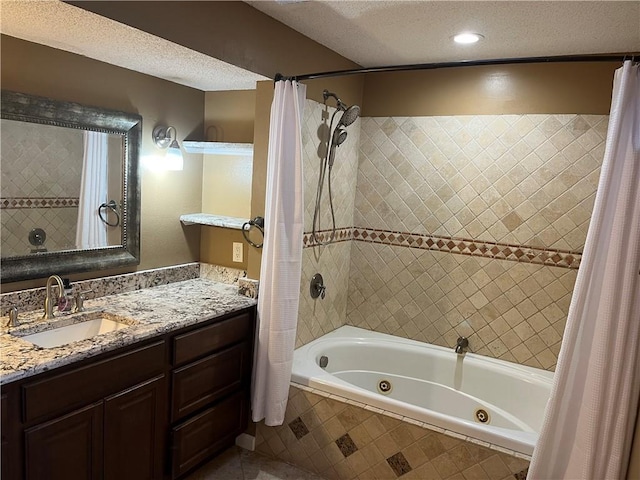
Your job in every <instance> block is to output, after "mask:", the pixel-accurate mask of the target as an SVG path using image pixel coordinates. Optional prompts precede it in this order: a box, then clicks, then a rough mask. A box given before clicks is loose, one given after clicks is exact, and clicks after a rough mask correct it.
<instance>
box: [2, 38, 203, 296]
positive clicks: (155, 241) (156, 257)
mask: <svg viewBox="0 0 640 480" xmlns="http://www.w3.org/2000/svg"><path fill="white" fill-rule="evenodd" d="M1 46H2V59H1V61H2V65H1V71H2V88H3V89H7V90H14V91H18V92H23V93H29V94H34V95H40V96H45V97H50V98H54V99H57V100H66V101H73V102H78V103H84V104H87V105H93V106H99V107H105V108H110V109H116V110H122V111H126V112H133V113H137V114H139V115H141V116H142V118H143V120H142V126H143V131H142V150H141V157H142V162H144V161H145V160H148V159H150V158H152V157H153V155H156V154H158V153H161V152H160V151H159V150H158V149H157V148H156V147H155V145H154V144H153V142H152V140H151V131H152V129H153V127H154V126H156V125H158V124H165V125H167V124H171V125H173V126H175V127H176V129H177V131H178V139H179V140H180V141H181V140H182V139H183V138H184V137H186V136H187V135H190V134H192V133H193V132H195V133H196V134H197V135H202V120H203V117H204V93H203V92H200V91H198V90H194V89H192V88H188V87H184V86H180V85H176V84H174V83H171V82H167V81H165V80H160V79H157V78H153V77H149V76H147V75H143V74H140V73H136V72H132V71H131V70H126V69H123V68H118V67H114V66H112V65H108V64H105V63H102V62H98V61H95V60H91V59H88V58H86V57H82V56H79V55H74V54H70V53H67V52H63V51H60V50H55V49H52V48H48V47H44V46H41V45H37V44H33V43H30V42H25V41H22V40H18V39H15V38H12V37H7V36H3V37H2V45H1ZM140 172H141V175H142V179H141V180H142V181H141V189H142V215H141V262H140V265H139V266H138V267H131V268H123V269H118V270H112V271H111V270H109V271H100V272H89V273H85V274H81V275H72V276H71V278H72V279H80V278H93V277H97V276H104V275H107V274H114V273H124V272H129V271H134V270H144V269H148V268H153V267H161V266H166V265H176V264H180V263H185V262H190V261H194V260H198V254H199V248H200V236H199V233H200V232H199V231H198V229H197V227H195V228H194V227H182V225H181V224H180V221H179V216H180V215H181V214H183V213H193V212H197V211H200V208H201V198H202V180H201V178H202V158H201V156H200V155H192V154H188V153H184V170H183V171H178V172H158V171H153V170H152V169H150V168H148V167H146V166H144V163H143V165H141V167H140ZM51 273H55V272H51ZM42 283H43V280H35V281H29V282H18V283H14V284H3V285H2V291H11V290H16V289H21V288H29V287H33V286H38V285H41V284H42Z"/></svg>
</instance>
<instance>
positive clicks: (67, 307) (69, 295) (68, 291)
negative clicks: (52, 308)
mask: <svg viewBox="0 0 640 480" xmlns="http://www.w3.org/2000/svg"><path fill="white" fill-rule="evenodd" d="M62 286H63V287H64V290H63V291H62V292H60V298H58V311H60V312H70V311H71V309H72V308H73V287H72V286H71V281H70V280H69V279H68V278H63V279H62Z"/></svg>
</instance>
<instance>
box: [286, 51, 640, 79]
mask: <svg viewBox="0 0 640 480" xmlns="http://www.w3.org/2000/svg"><path fill="white" fill-rule="evenodd" d="M627 59H635V57H634V56H633V54H618V55H560V56H556V57H524V58H494V59H491V60H462V61H458V62H440V63H417V64H413V65H390V66H386V67H369V68H355V69H352V70H335V71H333V72H318V73H306V74H304V75H295V76H291V77H286V76H284V75H282V74H281V73H276V76H275V79H274V81H276V82H277V81H278V80H298V81H301V80H314V79H316V78H327V77H342V76H347V75H361V74H364V73H386V72H404V71H409V70H434V69H437V68H452V67H477V66H482V65H509V64H518V63H556V62H623V61H624V60H627Z"/></svg>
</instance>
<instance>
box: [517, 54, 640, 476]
mask: <svg viewBox="0 0 640 480" xmlns="http://www.w3.org/2000/svg"><path fill="white" fill-rule="evenodd" d="M639 272H640V72H639V69H638V65H632V62H630V61H628V62H625V64H624V65H623V67H622V68H620V69H618V70H616V73H615V77H614V85H613V96H612V102H611V114H610V117H609V130H608V132H607V141H606V148H605V153H604V161H603V164H602V171H601V173H600V181H599V184H598V191H597V194H596V201H595V206H594V208H593V214H592V217H591V223H590V225H589V232H588V234H587V240H586V243H585V247H584V254H583V256H582V262H581V264H580V269H579V271H578V278H577V280H576V284H575V287H574V292H573V297H572V299H571V305H570V307H569V316H568V319H567V326H566V329H565V332H564V336H563V339H562V348H561V350H560V356H559V359H558V367H557V369H556V373H555V376H554V384H553V387H552V390H551V398H550V400H549V404H548V406H547V409H546V411H545V419H544V423H543V426H542V431H541V433H540V438H539V439H538V443H537V446H536V448H535V451H534V453H533V458H532V460H531V468H530V469H529V475H528V476H527V478H528V479H530V480H533V479H550V478H553V479H605V478H606V479H623V478H625V475H626V470H627V466H628V462H629V454H630V449H631V442H632V438H633V428H634V425H635V417H636V412H637V411H638V397H639V392H640V351H639V349H640V274H639ZM636 435H640V432H637V433H636Z"/></svg>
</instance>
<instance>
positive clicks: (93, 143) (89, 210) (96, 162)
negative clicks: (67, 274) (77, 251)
mask: <svg viewBox="0 0 640 480" xmlns="http://www.w3.org/2000/svg"><path fill="white" fill-rule="evenodd" d="M107 139H108V135H107V134H106V133H101V132H90V131H85V132H84V156H83V160H82V181H81V183H80V205H79V207H78V225H77V230H76V248H95V247H104V246H106V245H107V226H106V225H105V224H104V222H103V221H102V220H100V217H99V215H98V208H99V207H100V205H101V204H103V203H105V202H106V201H107V196H108V191H107V187H108V180H107V166H108V156H107V153H108V150H107V149H108V147H107ZM105 214H106V213H105Z"/></svg>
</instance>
